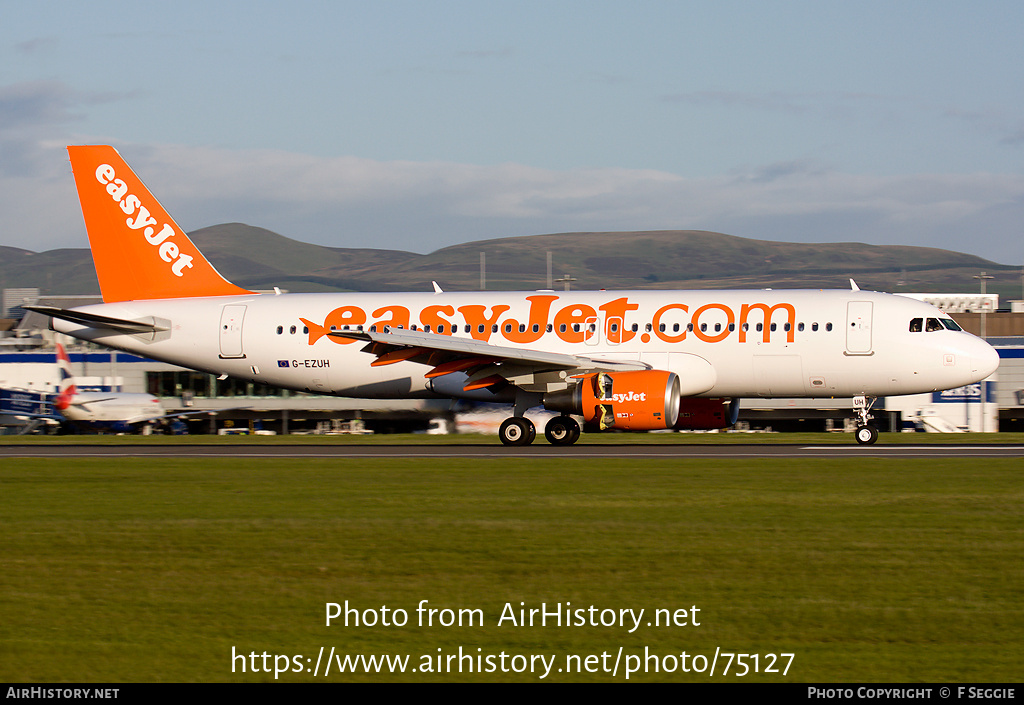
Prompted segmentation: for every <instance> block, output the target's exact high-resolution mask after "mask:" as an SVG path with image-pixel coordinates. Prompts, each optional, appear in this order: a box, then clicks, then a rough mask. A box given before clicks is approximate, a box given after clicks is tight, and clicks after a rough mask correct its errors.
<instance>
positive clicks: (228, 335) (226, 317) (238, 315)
mask: <svg viewBox="0 0 1024 705" xmlns="http://www.w3.org/2000/svg"><path fill="white" fill-rule="evenodd" d="M244 318H245V306H244V305H241V304H230V305H228V306H225V307H224V309H223V310H222V311H221V314H220V356H221V357H222V358H224V359H238V358H243V357H245V352H244V351H243V350H242V319H244Z"/></svg>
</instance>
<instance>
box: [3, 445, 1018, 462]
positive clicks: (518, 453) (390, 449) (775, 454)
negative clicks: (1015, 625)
mask: <svg viewBox="0 0 1024 705" xmlns="http://www.w3.org/2000/svg"><path fill="white" fill-rule="evenodd" d="M0 455H3V456H6V457H9V458H197V459H198V458H337V459H344V458H394V459H401V458H480V459H496V458H531V459H532V458H535V459H545V460H557V459H566V458H595V459H596V458H602V459H623V460H626V459H634V460H639V459H644V458H678V459H679V460H687V459H695V458H726V459H728V458H733V459H743V458H749V459H757V458H982V457H987V458H1024V445H998V444H984V445H981V444H978V445H873V446H860V445H802V444H793V445H786V444H764V445H759V444H742V445H741V444H728V445H707V444H699V445H698V444H693V445H686V444H679V445H643V444H639V445H628V444H623V445H575V446H569V447H555V446H551V445H548V444H546V443H545V444H536V445H530V446H522V447H505V446H501V445H497V444H496V445H493V446H486V445H456V444H450V445H422V446H413V445H369V444H367V445H354V444H347V443H346V444H343V445H342V444H338V445H331V444H326V443H325V444H320V445H289V444H281V445H268V444H263V443H260V444H253V445H236V444H231V445H214V444H209V445H204V444H195V445H181V444H165V445H157V444H146V445H138V444H124V445H34V444H24V445H13V444H12V445H4V446H2V447H0Z"/></svg>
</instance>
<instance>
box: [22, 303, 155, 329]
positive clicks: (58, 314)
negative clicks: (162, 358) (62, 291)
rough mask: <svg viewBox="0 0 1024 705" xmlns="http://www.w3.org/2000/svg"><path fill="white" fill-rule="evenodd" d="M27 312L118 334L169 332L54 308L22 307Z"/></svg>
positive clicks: (116, 319)
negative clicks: (114, 331)
mask: <svg viewBox="0 0 1024 705" xmlns="http://www.w3.org/2000/svg"><path fill="white" fill-rule="evenodd" d="M22 308H24V309H26V310H28V311H35V312H36V313H41V314H43V315H44V316H51V317H53V318H59V319H61V320H63V321H71V322H72V323H77V324H79V325H82V326H88V327H89V328H110V329H111V330H116V331H118V332H119V333H156V332H158V331H165V330H170V329H169V328H167V327H165V326H158V325H156V324H153V323H145V322H143V321H128V320H125V319H123V318H111V317H110V316H99V315H97V314H95V313H84V312H82V311H72V310H68V309H64V308H57V307H56V306H22Z"/></svg>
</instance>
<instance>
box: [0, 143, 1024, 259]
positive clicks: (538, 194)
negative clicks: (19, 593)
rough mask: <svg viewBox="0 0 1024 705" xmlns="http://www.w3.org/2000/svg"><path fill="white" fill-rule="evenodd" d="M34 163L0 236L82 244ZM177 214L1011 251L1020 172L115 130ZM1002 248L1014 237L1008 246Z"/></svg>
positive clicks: (397, 236) (17, 242) (328, 225)
mask: <svg viewBox="0 0 1024 705" xmlns="http://www.w3.org/2000/svg"><path fill="white" fill-rule="evenodd" d="M37 147H38V149H36V150H34V152H33V155H32V156H33V159H34V160H35V161H37V162H38V161H39V160H45V164H40V167H42V166H45V167H46V168H45V170H43V169H42V168H40V169H37V170H36V172H35V174H32V175H27V176H21V177H19V176H17V175H13V174H11V173H10V172H7V173H6V175H5V176H4V177H3V178H2V179H0V188H2V193H0V212H2V213H3V214H4V216H3V226H2V231H0V242H2V243H3V244H7V245H13V246H18V247H25V248H28V249H33V250H37V251H38V250H44V249H50V248H54V247H62V246H72V247H83V246H85V240H84V236H83V232H84V229H83V227H82V225H81V215H80V212H79V210H78V204H77V202H76V200H75V196H74V192H73V185H72V177H71V173H70V169H69V168H68V165H67V156H66V153H65V152H63V149H62V148H58V147H56V146H55V145H52V144H41V145H37ZM121 152H122V154H123V155H124V156H125V157H126V159H127V160H128V161H129V163H131V164H132V166H133V167H134V168H135V170H136V171H137V172H138V174H139V175H140V176H141V177H142V179H143V180H144V181H145V182H146V183H147V184H148V185H149V186H150V188H152V189H153V191H154V192H155V194H156V195H157V197H158V198H160V199H161V200H162V201H163V202H164V204H165V206H167V208H168V210H170V211H171V213H172V214H174V215H175V216H176V218H177V219H178V220H179V222H180V224H181V225H182V226H183V227H185V228H186V229H196V228H200V227H204V226H207V225H213V224H216V223H221V222H230V221H242V222H247V223H250V224H252V225H258V226H261V227H266V228H269V229H271V230H275V231H277V232H280V233H282V234H284V235H287V236H289V237H292V238H295V239H298V240H303V241H307V242H316V243H319V244H325V245H330V246H335V247H379V248H388V249H408V250H413V251H417V252H429V251H432V250H435V249H438V248H440V247H444V246H447V245H451V244H456V243H458V242H465V241H471V240H479V239H488V238H493V237H504V236H509V235H528V234H541V233H551V232H565V231H581V230H597V231H611V230H653V229H687V228H698V229H708V230H719V231H723V232H728V233H730V234H733V235H739V236H742V237H750V238H760V239H782V240H791V241H802V242H827V241H837V240H854V241H861V242H870V243H879V244H912V245H928V246H935V247H943V248H947V249H956V250H961V251H965V252H971V253H974V254H980V255H982V256H985V257H989V258H991V259H995V260H998V261H1001V262H1016V261H1019V260H1020V258H1021V256H1022V254H1024V253H1022V252H1020V251H1019V245H1017V244H1016V243H1017V242H1019V240H1020V238H1019V236H1018V233H1017V230H1018V228H1019V223H1020V222H1021V221H1020V216H1021V214H1022V211H1024V177H1022V176H1017V175H999V174H974V175H942V174H936V175H907V176H884V177H880V176H868V175H856V174H844V173H839V172H833V171H828V170H825V169H822V168H820V167H816V166H815V165H813V164H809V163H803V162H791V163H785V164H779V165H767V166H765V167H762V168H759V169H756V170H753V171H751V172H750V173H746V174H731V175H727V176H721V177H717V178H709V179H692V178H682V177H680V176H677V175H674V174H669V173H665V172H659V171H652V170H630V169H615V168H606V169H579V170H567V171H553V170H547V169H539V168H535V167H530V166H524V165H521V164H498V165H493V166H481V165H471V164H454V163H443V162H429V163H422V162H401V161H395V162H381V161H374V160H369V159H360V158H355V157H339V158H320V157H316V156H310V155H303V154H294V153H288V152H279V151H270V150H250V151H234V150H224V149H216V148H209V147H188V146H180V145H156V146H146V147H134V146H131V145H124V146H122V147H121ZM1014 248H1017V250H1016V251H1015V249H1014Z"/></svg>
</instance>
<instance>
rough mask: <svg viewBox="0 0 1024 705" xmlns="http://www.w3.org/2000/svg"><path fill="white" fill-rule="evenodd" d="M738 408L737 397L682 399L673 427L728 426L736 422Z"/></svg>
mask: <svg viewBox="0 0 1024 705" xmlns="http://www.w3.org/2000/svg"><path fill="white" fill-rule="evenodd" d="M739 409H740V400H739V399H732V400H729V399H701V398H699V397H690V398H688V399H683V400H682V403H681V404H680V405H679V417H678V419H677V420H676V423H675V425H674V426H673V428H675V429H676V430H679V431H710V430H712V429H716V428H728V427H729V426H732V425H733V424H734V423H736V417H737V415H738V413H739Z"/></svg>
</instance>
